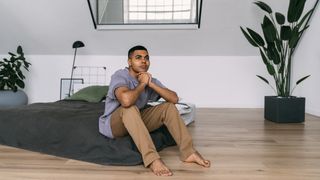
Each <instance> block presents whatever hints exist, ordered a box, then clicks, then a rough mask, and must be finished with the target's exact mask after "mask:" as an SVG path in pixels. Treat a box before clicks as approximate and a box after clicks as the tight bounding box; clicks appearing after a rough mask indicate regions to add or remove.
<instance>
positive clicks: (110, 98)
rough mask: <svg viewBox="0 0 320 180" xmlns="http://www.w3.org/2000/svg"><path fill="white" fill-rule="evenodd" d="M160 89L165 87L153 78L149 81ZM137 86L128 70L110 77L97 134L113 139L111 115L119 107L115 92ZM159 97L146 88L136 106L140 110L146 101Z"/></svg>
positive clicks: (121, 70) (136, 81) (120, 71)
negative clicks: (122, 88)
mask: <svg viewBox="0 0 320 180" xmlns="http://www.w3.org/2000/svg"><path fill="white" fill-rule="evenodd" d="M151 81H152V82H153V83H155V84H157V85H158V86H160V87H165V86H163V85H162V84H161V82H160V81H158V80H157V79H155V78H152V80H151ZM138 85H139V81H138V80H137V79H136V78H134V77H132V76H131V75H130V74H129V70H128V68H125V69H120V70H118V71H116V72H115V73H114V74H113V75H112V76H111V82H110V85H109V91H108V94H107V97H106V102H105V110H104V114H103V115H102V116H100V118H99V132H100V133H101V134H103V135H105V136H107V137H109V138H113V134H112V131H111V126H110V119H111V118H110V117H111V114H112V113H113V112H114V111H115V110H116V109H117V108H118V107H119V106H120V103H119V101H118V99H117V98H116V95H115V90H116V89H117V88H118V87H127V88H129V89H135V88H136V87H137V86H138ZM159 98H160V95H159V94H158V93H157V92H155V91H154V90H153V89H151V88H150V87H148V86H146V88H145V89H144V91H143V92H142V93H141V94H140V96H139V97H138V99H137V101H136V104H135V105H136V106H137V107H138V108H139V109H142V108H143V107H144V106H145V105H146V104H147V103H148V101H156V100H158V99H159Z"/></svg>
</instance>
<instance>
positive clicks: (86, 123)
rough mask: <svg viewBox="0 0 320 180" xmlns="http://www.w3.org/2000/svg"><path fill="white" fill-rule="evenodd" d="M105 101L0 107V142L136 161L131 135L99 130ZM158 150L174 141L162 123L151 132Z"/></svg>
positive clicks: (91, 158)
mask: <svg viewBox="0 0 320 180" xmlns="http://www.w3.org/2000/svg"><path fill="white" fill-rule="evenodd" d="M103 110H104V102H86V101H79V100H60V101H57V102H52V103H34V104H30V105H27V106H21V107H15V108H1V109H0V144H3V145H7V146H13V147H17V148H22V149H27V150H32V151H37V152H41V153H46V154H51V155H56V156H61V157H66V158H71V159H77V160H82V161H88V162H93V163H98V164H110V165H137V164H141V163H142V158H141V155H140V153H139V152H138V150H137V148H136V146H135V145H134V143H133V141H132V139H131V137H130V136H126V137H123V138H117V139H109V138H107V137H105V136H103V135H101V134H100V133H99V130H98V119H99V116H100V115H102V114H103ZM151 137H152V140H153V141H154V143H155V145H156V148H157V150H158V151H160V150H161V149H163V148H165V147H167V146H171V145H175V142H174V140H173V138H172V137H171V135H170V133H169V132H168V130H167V129H166V127H164V126H162V127H160V128H159V129H158V130H156V131H154V132H151Z"/></svg>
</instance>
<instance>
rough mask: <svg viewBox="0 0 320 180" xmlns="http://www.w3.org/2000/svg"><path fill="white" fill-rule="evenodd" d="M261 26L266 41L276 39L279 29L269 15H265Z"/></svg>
mask: <svg viewBox="0 0 320 180" xmlns="http://www.w3.org/2000/svg"><path fill="white" fill-rule="evenodd" d="M261 26H262V30H263V34H264V37H265V39H266V41H267V42H273V41H275V39H276V38H277V29H276V28H275V27H274V24H273V23H272V21H271V20H270V19H269V18H268V17H267V16H264V18H263V23H262V24H261Z"/></svg>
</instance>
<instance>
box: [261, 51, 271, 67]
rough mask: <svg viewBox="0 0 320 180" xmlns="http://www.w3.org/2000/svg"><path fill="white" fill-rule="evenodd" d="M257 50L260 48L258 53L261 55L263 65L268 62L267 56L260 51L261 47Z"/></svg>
mask: <svg viewBox="0 0 320 180" xmlns="http://www.w3.org/2000/svg"><path fill="white" fill-rule="evenodd" d="M259 50H260V55H261V57H262V61H263V63H264V64H265V65H267V64H269V60H268V58H267V56H266V55H265V54H264V53H263V52H262V50H261V49H259Z"/></svg>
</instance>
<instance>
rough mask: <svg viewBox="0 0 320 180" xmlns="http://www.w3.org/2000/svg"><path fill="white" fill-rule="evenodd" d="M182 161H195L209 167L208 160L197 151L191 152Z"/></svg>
mask: <svg viewBox="0 0 320 180" xmlns="http://www.w3.org/2000/svg"><path fill="white" fill-rule="evenodd" d="M184 162H188V163H197V164H199V165H200V166H203V167H206V168H208V167H210V161H209V160H205V159H204V158H203V157H202V156H201V155H200V154H199V153H198V152H194V153H193V154H191V155H190V156H189V157H188V158H187V159H186V160H184Z"/></svg>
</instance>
